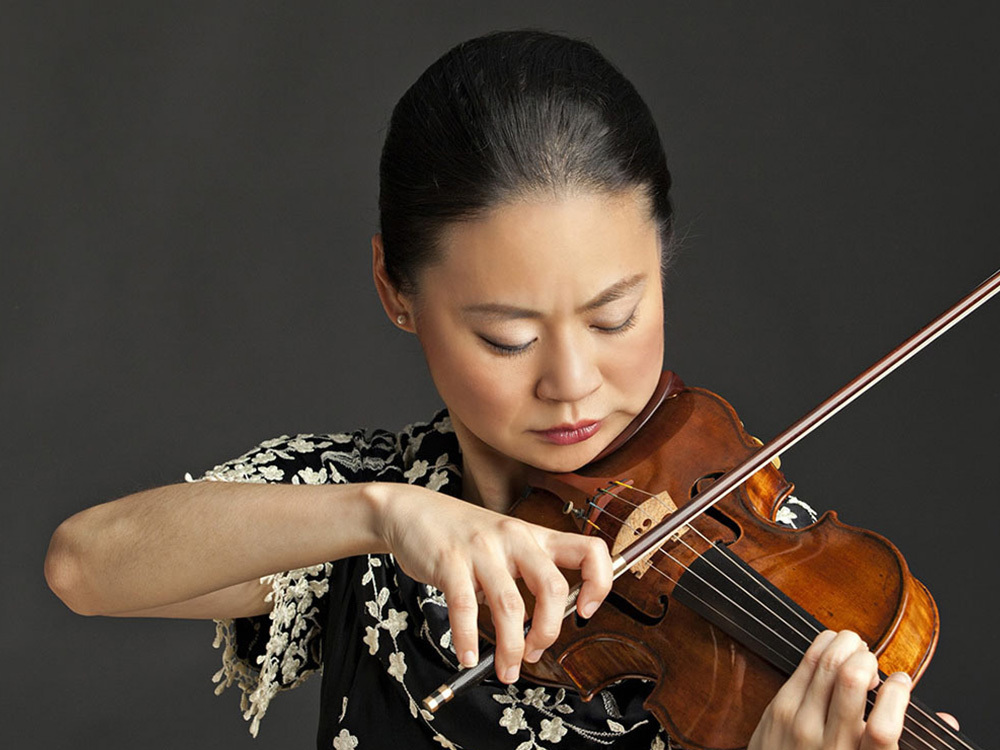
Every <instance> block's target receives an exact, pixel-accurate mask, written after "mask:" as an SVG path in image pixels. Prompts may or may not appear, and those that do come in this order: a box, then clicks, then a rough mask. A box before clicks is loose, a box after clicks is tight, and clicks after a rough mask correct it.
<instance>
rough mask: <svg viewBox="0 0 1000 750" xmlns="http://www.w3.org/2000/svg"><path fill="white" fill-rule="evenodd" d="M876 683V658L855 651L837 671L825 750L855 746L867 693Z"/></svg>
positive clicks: (863, 715)
mask: <svg viewBox="0 0 1000 750" xmlns="http://www.w3.org/2000/svg"><path fill="white" fill-rule="evenodd" d="M877 684H878V659H876V658H875V654H873V653H871V652H870V651H869V650H868V649H867V648H863V647H861V648H858V650H857V651H855V652H854V653H852V654H851V655H850V656H848V657H847V659H846V660H845V661H844V663H843V664H841V665H840V668H839V669H838V670H837V675H836V682H835V683H834V686H833V695H832V696H831V698H830V708H829V710H828V712H827V717H826V730H825V731H824V741H825V744H826V746H828V747H857V746H858V742H859V741H860V740H861V735H862V733H863V732H864V729H865V707H866V706H867V703H868V691H869V690H871V689H872V688H873V687H874V686H875V685H877Z"/></svg>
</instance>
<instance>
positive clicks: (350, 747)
mask: <svg viewBox="0 0 1000 750" xmlns="http://www.w3.org/2000/svg"><path fill="white" fill-rule="evenodd" d="M357 746H358V738H357V737H355V736H354V735H353V734H351V733H350V732H348V731H347V730H346V729H341V730H340V734H338V735H337V736H336V737H334V738H333V750H354V748H356V747H357Z"/></svg>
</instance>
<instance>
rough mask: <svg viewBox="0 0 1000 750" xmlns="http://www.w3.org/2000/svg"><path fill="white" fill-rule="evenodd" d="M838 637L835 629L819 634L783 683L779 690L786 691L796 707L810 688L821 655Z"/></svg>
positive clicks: (786, 694)
mask: <svg viewBox="0 0 1000 750" xmlns="http://www.w3.org/2000/svg"><path fill="white" fill-rule="evenodd" d="M836 637H837V633H836V631H833V630H824V631H823V632H822V633H820V634H819V635H817V636H816V638H814V639H813V642H812V643H811V644H810V646H809V648H807V649H806V652H805V653H804V654H803V655H802V660H801V661H800V662H799V665H798V666H797V667H796V668H795V671H794V672H792V674H791V676H790V677H789V678H788V680H786V681H785V684H784V685H782V687H781V690H780V691H779V692H780V693H784V694H785V696H787V698H788V699H789V702H791V703H794V705H795V706H796V707H798V706H799V705H800V704H801V703H802V699H803V698H804V697H805V694H806V691H807V690H808V689H809V684H810V683H811V682H812V679H813V675H814V674H815V672H816V668H817V666H818V665H819V660H820V657H821V656H822V655H823V652H824V651H826V649H827V647H828V646H829V645H830V644H831V643H832V642H833V639H834V638H836Z"/></svg>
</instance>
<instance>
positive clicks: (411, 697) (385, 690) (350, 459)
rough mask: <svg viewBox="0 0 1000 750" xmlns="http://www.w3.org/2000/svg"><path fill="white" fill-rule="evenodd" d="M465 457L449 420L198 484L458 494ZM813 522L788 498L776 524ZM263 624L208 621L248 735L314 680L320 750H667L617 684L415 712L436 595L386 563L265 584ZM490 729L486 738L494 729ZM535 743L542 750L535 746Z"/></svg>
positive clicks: (251, 464)
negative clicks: (593, 694) (398, 486)
mask: <svg viewBox="0 0 1000 750" xmlns="http://www.w3.org/2000/svg"><path fill="white" fill-rule="evenodd" d="M460 466H461V458H460V453H459V449H458V441H457V439H456V438H455V436H454V432H453V431H452V428H451V422H450V420H449V418H448V415H447V412H440V413H439V414H438V415H436V416H435V418H434V419H433V420H431V421H430V422H428V423H418V424H414V425H410V426H408V427H407V428H405V429H404V430H403V431H402V432H400V433H389V432H385V431H373V432H354V433H341V434H330V435H296V436H291V437H290V436H287V435H284V436H281V437H279V438H276V439H273V440H268V441H266V442H264V443H261V444H260V445H259V446H258V447H256V448H254V449H252V450H251V451H248V452H247V453H245V454H244V455H242V456H240V457H238V458H236V459H233V460H232V461H228V462H226V463H224V464H220V465H219V466H216V467H214V468H213V469H211V470H210V471H208V472H206V473H205V474H204V475H203V476H202V477H200V478H199V479H197V480H195V479H193V478H192V477H191V476H190V475H188V476H187V477H186V479H187V480H188V481H229V482H288V483H292V484H323V483H345V482H364V481H394V482H408V483H411V484H417V485H420V486H424V487H427V488H429V489H432V490H436V491H439V492H444V493H446V494H450V495H453V496H455V497H460V496H461V473H460ZM815 519H816V514H815V513H814V512H813V511H812V509H811V508H809V506H808V505H806V504H805V503H802V502H801V501H799V500H798V499H796V498H789V499H788V500H787V501H786V503H785V505H784V507H783V508H782V510H781V513H780V514H779V518H778V520H779V522H781V523H786V524H788V525H790V526H801V525H804V524H805V523H810V522H812V521H814V520H815ZM262 582H269V583H270V584H271V593H270V594H269V597H268V598H269V600H271V601H272V602H273V604H274V606H273V609H272V611H271V612H270V613H269V615H263V616H260V617H255V618H243V619H238V620H235V621H217V622H216V637H215V643H214V645H215V647H216V648H222V667H221V669H220V670H219V671H218V672H217V673H216V674H215V676H214V677H213V680H214V681H215V682H216V683H217V687H216V693H217V694H219V693H222V692H223V691H224V690H225V689H226V688H227V687H230V686H232V685H235V686H237V687H238V688H239V690H240V692H241V710H242V711H243V716H244V718H245V719H246V720H248V721H249V722H250V727H249V729H250V733H251V734H252V735H254V736H256V735H257V733H258V731H259V728H260V722H261V719H262V718H263V717H264V715H265V714H266V712H267V709H268V706H269V705H270V702H271V700H272V699H273V698H274V696H275V695H277V693H279V692H280V691H282V690H288V689H292V688H294V687H296V686H298V685H300V684H301V683H302V682H303V681H304V680H306V679H307V678H308V677H309V676H310V675H312V674H315V673H317V672H321V673H322V674H323V685H322V706H321V716H320V722H319V724H320V726H319V733H318V737H317V746H318V747H324V748H329V747H331V746H332V747H334V748H344V749H345V750H348V749H351V750H353V749H354V748H358V747H362V748H363V747H384V746H388V745H399V746H404V747H408V748H409V747H413V748H419V747H451V748H462V747H475V748H477V749H479V748H506V749H508V750H534V749H537V748H544V747H550V746H553V745H559V746H560V747H563V746H571V747H626V746H627V747H630V748H631V747H650V748H651V749H655V748H661V749H662V748H668V747H670V740H669V738H668V737H667V736H666V735H665V734H663V733H662V731H661V730H660V728H659V726H658V725H657V724H656V722H655V721H654V720H653V719H652V717H650V716H649V714H648V713H646V712H645V711H644V710H642V706H641V704H642V699H643V697H644V695H645V693H646V691H647V690H648V686H644V685H643V684H641V683H637V682H635V681H626V682H623V683H620V684H619V685H616V686H612V687H611V688H608V689H607V690H604V691H602V693H601V694H600V695H599V698H600V699H599V700H598V699H595V700H593V701H591V702H590V703H584V702H583V701H582V700H581V699H580V698H579V696H577V695H576V694H575V693H573V692H567V691H565V690H556V689H553V688H544V687H538V686H534V685H531V684H530V683H527V682H519V683H517V684H516V685H511V686H508V685H503V684H501V683H499V682H497V681H495V680H486V681H484V682H483V683H482V684H481V685H480V686H478V687H477V688H476V689H475V690H474V691H472V693H471V694H470V695H469V696H463V697H461V698H459V699H456V700H455V702H454V704H453V706H452V708H451V710H449V711H447V712H444V711H442V712H439V713H438V714H430V713H429V712H427V711H425V710H423V709H422V708H421V707H420V706H419V700H420V698H421V697H422V696H423V695H426V694H427V693H429V692H430V690H432V689H433V688H436V687H437V686H438V685H439V684H441V683H442V682H444V680H445V679H446V678H447V677H449V676H450V675H451V674H452V673H453V671H454V670H455V669H456V668H457V663H458V662H457V658H456V656H455V653H454V649H453V648H452V644H451V631H450V629H449V625H448V619H447V607H446V604H445V601H444V597H443V595H442V594H441V592H440V591H438V590H437V589H435V588H433V587H431V586H427V585H425V584H419V583H417V582H415V581H413V580H412V579H410V578H409V577H408V576H406V575H405V573H403V572H402V571H401V570H400V569H399V568H398V567H397V566H396V564H395V560H394V559H393V558H392V556H391V555H364V556H359V557H355V558H348V559H346V560H338V561H333V562H327V563H323V564H320V565H315V566H312V567H309V568H302V569H299V570H292V571H284V572H279V573H276V574H274V575H272V576H267V577H266V578H265V579H262ZM490 727H492V729H490ZM543 743H544V744H543Z"/></svg>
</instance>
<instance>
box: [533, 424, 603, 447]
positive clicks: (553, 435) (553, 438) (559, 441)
mask: <svg viewBox="0 0 1000 750" xmlns="http://www.w3.org/2000/svg"><path fill="white" fill-rule="evenodd" d="M600 429H601V423H600V422H599V421H593V420H590V421H586V422H578V423H577V424H561V425H556V426H555V427H551V428H549V429H548V430H532V432H534V433H535V434H536V435H538V436H539V437H540V438H541V439H542V440H545V441H546V442H549V443H552V444H553V445H573V444H574V443H582V442H583V441H584V440H587V439H589V438H591V437H593V436H594V435H596V434H597V432H598V430H600Z"/></svg>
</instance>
